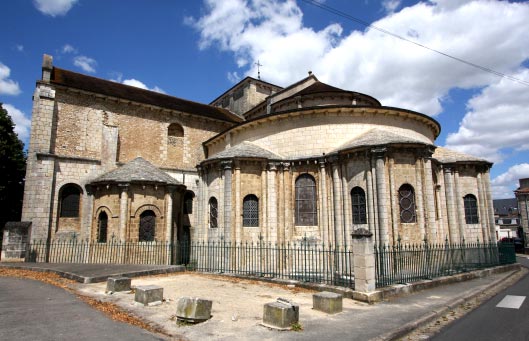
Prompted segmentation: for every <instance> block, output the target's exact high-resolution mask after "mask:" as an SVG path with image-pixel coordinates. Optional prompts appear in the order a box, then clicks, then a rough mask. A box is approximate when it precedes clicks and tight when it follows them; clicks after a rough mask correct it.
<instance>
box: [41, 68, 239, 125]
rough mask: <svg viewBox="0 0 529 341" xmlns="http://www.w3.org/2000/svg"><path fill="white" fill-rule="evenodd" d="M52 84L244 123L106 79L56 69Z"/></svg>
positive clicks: (226, 112) (210, 109) (225, 112)
mask: <svg viewBox="0 0 529 341" xmlns="http://www.w3.org/2000/svg"><path fill="white" fill-rule="evenodd" d="M50 82H51V83H52V84H57V85H63V86H66V87H70V88H74V89H78V90H83V91H88V92H93V93H97V94H101V95H105V96H110V97H116V98H121V99H125V100H130V101H134V102H139V103H144V104H149V105H154V106H158V107H162V108H166V109H171V110H177V111H182V112H186V113H190V114H193V115H197V116H202V117H208V118H212V119H217V120H222V121H227V122H233V123H237V122H241V121H243V119H242V118H241V117H239V116H238V115H236V114H234V113H232V112H230V111H229V110H226V109H222V108H217V107H213V106H210V105H207V104H202V103H197V102H193V101H189V100H185V99H181V98H177V97H173V96H169V95H165V94H161V93H158V92H154V91H149V90H144V89H140V88H137V87H134V86H129V85H125V84H121V83H117V82H112V81H109V80H106V79H101V78H96V77H92V76H87V75H83V74H80V73H76V72H72V71H68V70H64V69H60V68H57V67H54V68H53V71H52V75H51V80H50Z"/></svg>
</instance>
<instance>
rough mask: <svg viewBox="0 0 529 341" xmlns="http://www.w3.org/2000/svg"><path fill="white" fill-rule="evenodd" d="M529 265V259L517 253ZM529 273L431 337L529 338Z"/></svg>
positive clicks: (511, 340)
mask: <svg viewBox="0 0 529 341" xmlns="http://www.w3.org/2000/svg"><path fill="white" fill-rule="evenodd" d="M518 261H519V262H520V264H522V265H523V266H525V267H527V268H529V260H528V259H527V258H525V257H523V258H522V257H518ZM528 295H529V275H527V276H525V277H524V278H522V279H521V280H520V281H519V282H517V283H516V284H514V285H512V286H511V287H509V288H507V289H505V290H504V291H502V292H500V293H498V294H497V295H496V296H494V297H493V298H492V299H490V300H489V301H488V302H486V303H485V304H483V305H481V306H480V307H478V308H477V309H476V310H474V311H472V312H471V313H470V314H468V315H466V316H464V317H463V318H461V319H459V320H457V321H455V322H454V323H452V324H450V325H448V326H447V327H446V328H444V329H442V330H441V332H440V334H437V335H436V336H435V337H433V338H432V340H436V341H445V340H446V341H458V340H465V341H467V340H480V341H486V340H494V341H497V340H509V341H514V340H517V341H518V340H529V298H528V297H527V296H528Z"/></svg>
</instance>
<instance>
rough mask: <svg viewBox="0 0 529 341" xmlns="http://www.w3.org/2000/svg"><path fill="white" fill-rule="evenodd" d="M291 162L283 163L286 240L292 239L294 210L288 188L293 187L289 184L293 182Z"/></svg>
mask: <svg viewBox="0 0 529 341" xmlns="http://www.w3.org/2000/svg"><path fill="white" fill-rule="evenodd" d="M289 175H290V163H288V162H284V163H283V186H284V188H283V201H284V202H283V224H284V226H283V228H284V229H285V241H290V240H291V239H292V228H291V227H292V224H291V223H292V218H291V216H290V213H291V212H292V211H293V207H292V201H291V199H290V198H291V192H290V191H289V190H288V189H289V188H292V187H291V186H289V184H290V183H291V182H292V181H291V178H290V176H289Z"/></svg>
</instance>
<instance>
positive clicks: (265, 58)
mask: <svg viewBox="0 0 529 341" xmlns="http://www.w3.org/2000/svg"><path fill="white" fill-rule="evenodd" d="M313 2H315V3H316V5H315V4H314V3H313ZM317 5H320V6H317ZM321 6H325V7H326V8H331V9H334V10H336V11H339V13H341V14H342V15H338V14H336V11H332V10H331V11H329V10H324V9H322V8H321ZM351 18H353V19H351ZM528 19H529V2H523V1H493V0H476V1H467V0H430V1H407V0H357V1H350V0H313V1H310V0H297V1H295V0H282V1H280V0H203V1H199V0H129V1H121V0H16V1H7V2H4V3H3V6H2V20H1V21H0V32H1V33H0V37H1V40H0V102H1V103H3V106H4V108H6V109H7V111H8V112H9V114H10V115H11V117H12V119H13V121H14V122H15V131H16V132H17V134H18V136H19V138H20V139H21V140H22V141H23V142H24V143H25V144H26V145H27V144H28V142H29V134H30V126H31V107H32V93H33V91H34V89H35V82H36V80H38V79H39V78H40V77H41V66H42V56H43V54H45V53H46V54H50V55H52V56H53V64H54V65H55V66H58V67H60V68H63V69H68V70H72V71H76V72H80V73H84V74H87V75H91V76H95V77H99V78H103V79H108V80H112V81H115V82H120V83H123V84H128V85H133V86H137V87H141V88H145V89H149V90H153V91H158V92H163V93H166V94H169V95H172V96H176V97H180V98H185V99H189V100H193V101H197V102H202V103H210V102H211V101H212V100H214V99H215V98H216V97H218V96H219V95H220V94H222V93H223V92H224V91H226V90H227V89H229V88H230V87H232V86H233V85H234V84H235V83H236V82H237V81H239V80H241V79H243V78H244V77H245V76H252V77H255V78H256V77H257V63H258V62H259V64H261V65H262V66H260V74H261V79H262V80H264V81H267V82H270V83H273V84H277V85H280V86H288V85H289V84H292V83H294V82H296V81H298V80H300V79H302V78H304V77H306V76H307V75H308V74H307V73H308V71H312V72H313V73H314V74H315V75H316V77H317V78H318V79H319V80H320V81H322V82H325V83H327V84H330V85H332V86H335V87H339V88H342V89H346V90H351V91H357V92H361V93H365V94H368V95H371V96H373V97H375V98H377V99H378V100H380V101H381V103H382V104H383V105H385V106H393V107H400V108H405V109H410V110H414V111H418V112H420V113H423V114H425V115H428V116H431V117H433V118H434V119H436V120H437V121H438V122H439V123H440V124H441V126H442V131H441V135H440V136H439V137H438V139H437V141H436V145H438V146H443V147H447V148H451V149H454V150H457V151H460V152H464V153H467V154H471V155H474V156H478V157H482V158H484V159H487V160H489V161H490V162H493V163H494V166H493V167H492V169H491V178H492V191H493V198H495V199H501V198H513V197H514V194H513V190H515V189H516V188H517V186H518V179H519V178H526V177H529V20H528ZM360 22H365V23H369V24H370V25H371V26H370V27H366V26H365V25H363V24H361V23H360ZM387 32H389V33H390V34H388V33H387ZM446 55H448V56H450V57H447V56H446ZM451 57H453V58H451ZM461 60H462V61H464V62H461ZM469 64H472V65H475V66H471V65H469ZM476 66H477V67H476ZM484 69H487V70H492V72H486V71H484Z"/></svg>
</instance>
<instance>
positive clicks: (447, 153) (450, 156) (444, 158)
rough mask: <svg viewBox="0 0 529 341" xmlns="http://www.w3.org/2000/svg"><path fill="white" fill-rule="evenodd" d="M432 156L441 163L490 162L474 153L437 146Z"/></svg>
mask: <svg viewBox="0 0 529 341" xmlns="http://www.w3.org/2000/svg"><path fill="white" fill-rule="evenodd" d="M432 157H433V158H434V159H436V160H437V161H439V162H441V163H456V162H484V163H489V164H490V162H489V161H487V160H485V159H480V158H478V157H475V156H472V155H468V154H464V153H460V152H456V151H454V150H451V149H447V148H444V147H437V148H436V149H435V152H434V153H433V155H432Z"/></svg>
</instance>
